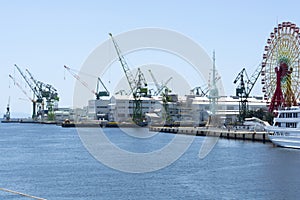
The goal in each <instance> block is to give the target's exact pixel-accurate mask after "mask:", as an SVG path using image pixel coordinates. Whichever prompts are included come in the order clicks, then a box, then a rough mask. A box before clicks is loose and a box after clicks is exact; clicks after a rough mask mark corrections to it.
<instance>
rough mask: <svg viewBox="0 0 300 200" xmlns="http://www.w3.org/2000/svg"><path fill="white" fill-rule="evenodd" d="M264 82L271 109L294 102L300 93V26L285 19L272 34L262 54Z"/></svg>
mask: <svg viewBox="0 0 300 200" xmlns="http://www.w3.org/2000/svg"><path fill="white" fill-rule="evenodd" d="M261 77H262V79H261V82H262V84H263V87H262V91H263V93H264V99H265V100H267V102H268V103H269V110H270V111H273V110H274V109H277V108H278V107H280V106H291V105H293V104H295V102H296V101H297V100H298V99H299V97H300V34H299V27H297V26H296V24H294V23H291V22H283V23H281V24H278V26H277V27H275V28H274V32H272V33H271V34H270V38H268V40H267V45H266V46H265V52H264V54H263V61H262V71H261Z"/></svg>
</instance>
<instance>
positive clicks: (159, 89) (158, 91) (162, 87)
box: [154, 77, 173, 95]
mask: <svg viewBox="0 0 300 200" xmlns="http://www.w3.org/2000/svg"><path fill="white" fill-rule="evenodd" d="M172 79H173V77H170V78H169V79H168V80H167V81H166V82H165V83H164V84H162V85H161V86H160V87H159V88H158V90H157V91H156V92H155V94H154V95H159V93H161V92H162V91H163V89H164V88H166V87H167V85H168V83H169V82H170V81H171V80H172Z"/></svg>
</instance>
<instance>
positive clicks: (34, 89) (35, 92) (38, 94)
mask: <svg viewBox="0 0 300 200" xmlns="http://www.w3.org/2000/svg"><path fill="white" fill-rule="evenodd" d="M15 67H16V68H17V70H18V71H19V73H20V74H21V76H22V77H23V78H24V80H25V82H26V83H27V85H28V86H29V87H30V89H31V90H32V91H33V93H34V94H35V96H36V97H37V99H38V101H42V98H43V97H42V96H41V94H40V92H39V91H38V90H37V88H36V87H34V86H33V84H32V83H31V82H30V80H29V79H28V78H27V76H26V75H25V74H24V73H23V72H22V70H21V69H20V68H19V67H18V66H17V65H16V64H15Z"/></svg>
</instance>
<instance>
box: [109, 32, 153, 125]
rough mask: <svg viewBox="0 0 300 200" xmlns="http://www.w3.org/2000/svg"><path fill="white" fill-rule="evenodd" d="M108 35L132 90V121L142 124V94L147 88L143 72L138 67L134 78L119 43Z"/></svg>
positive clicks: (144, 94) (144, 93)
mask: <svg viewBox="0 0 300 200" xmlns="http://www.w3.org/2000/svg"><path fill="white" fill-rule="evenodd" d="M109 36H110V37H111V40H112V42H113V44H114V47H115V49H116V52H117V55H118V58H119V61H120V63H121V66H122V68H123V71H124V73H125V76H126V79H127V82H128V84H129V87H130V91H131V92H132V95H133V98H134V101H133V115H132V120H133V122H134V123H136V124H137V125H144V123H143V118H144V116H143V111H142V100H141V97H142V96H147V93H148V89H147V88H146V87H147V83H146V82H145V78H144V75H143V73H142V72H141V70H140V69H138V72H137V76H136V78H134V76H133V74H132V72H131V70H130V68H129V66H128V64H127V62H126V60H125V58H124V56H123V55H122V52H121V50H120V47H119V45H118V44H117V42H116V41H115V39H114V38H113V36H112V34H111V33H109Z"/></svg>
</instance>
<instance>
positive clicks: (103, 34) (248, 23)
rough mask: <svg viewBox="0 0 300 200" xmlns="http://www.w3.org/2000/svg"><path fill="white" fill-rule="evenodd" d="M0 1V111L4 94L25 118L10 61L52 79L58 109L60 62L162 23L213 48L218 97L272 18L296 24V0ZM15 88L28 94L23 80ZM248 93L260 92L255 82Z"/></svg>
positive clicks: (258, 56) (262, 39) (252, 54)
mask: <svg viewBox="0 0 300 200" xmlns="http://www.w3.org/2000/svg"><path fill="white" fill-rule="evenodd" d="M0 2H1V6H0V27H1V29H0V30H1V37H0V68H1V78H0V80H1V84H0V88H1V98H0V113H4V112H5V107H6V105H7V102H8V98H9V96H10V98H11V100H10V105H11V110H12V114H13V113H14V112H21V113H28V116H29V115H30V113H31V103H30V102H29V101H28V100H26V96H25V95H24V94H23V93H22V92H21V90H19V88H17V87H16V86H15V85H14V84H13V82H12V81H11V80H9V78H8V74H12V75H16V74H18V72H17V71H15V70H14V68H13V65H14V64H15V63H16V64H18V65H19V66H20V67H22V69H26V68H28V69H29V70H30V71H31V73H32V74H33V75H34V76H35V77H36V78H37V79H39V80H41V81H43V82H46V83H50V84H52V85H53V86H54V87H55V88H56V89H57V90H58V91H59V96H60V97H61V101H60V106H64V107H70V106H72V98H73V90H74V82H75V80H74V78H72V77H71V76H70V75H69V74H68V73H67V72H66V73H64V69H63V65H65V64H66V65H68V66H70V67H72V68H75V69H78V70H79V69H80V67H81V65H82V64H83V62H84V61H85V59H86V58H87V57H88V55H89V54H90V53H91V52H92V51H93V50H94V49H95V48H96V47H97V46H98V45H99V44H101V43H102V42H103V41H105V40H107V39H108V33H109V32H112V33H114V34H115V35H116V34H119V33H122V32H126V31H129V30H132V29H137V28H143V27H159V28H166V29H171V30H175V31H177V32H179V33H181V34H184V35H186V36H188V37H190V38H191V39H193V40H194V41H195V42H197V43H198V44H199V45H201V46H202V47H203V48H204V49H205V51H206V52H207V53H208V54H209V55H211V54H212V51H213V50H214V49H215V51H216V66H217V69H218V71H219V74H220V75H221V77H222V81H223V85H224V87H225V91H226V94H227V95H233V94H234V93H235V86H234V85H233V83H232V82H233V80H234V79H235V77H236V75H237V73H238V72H239V71H240V70H241V69H242V68H243V67H246V69H247V70H248V73H249V74H251V73H252V72H253V71H254V70H255V68H256V67H257V66H258V64H259V63H260V62H261V60H262V54H263V50H264V46H265V45H266V40H267V38H268V37H269V34H270V32H271V31H272V30H273V28H274V27H275V26H276V24H277V22H282V21H291V22H294V23H296V24H297V25H298V26H299V25H300V14H299V7H300V3H298V1H296V0H295V1H288V0H287V1H261V0H260V1H258V0H257V1H256V0H255V1H231V0H227V1H200V0H198V1H196V0H195V1H171V0H170V1H168V0H164V1H161V0H160V1H156V0H152V1H133V0H132V1H113V0H112V1H96V0H95V1H56V0H52V1H32V0H19V1H16V0H11V1H0ZM133 59H134V58H133V57H130V60H131V61H132V60H133ZM133 63H134V61H133ZM20 80H21V79H20ZM22 86H24V88H25V89H26V90H27V91H29V89H28V88H26V87H25V84H24V83H23V84H22ZM253 94H257V95H261V94H262V93H261V84H260V80H259V81H258V83H257V85H256V88H255V90H254V92H253ZM1 115H2V114H1ZM12 117H14V116H12ZM15 117H16V116H15Z"/></svg>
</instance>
